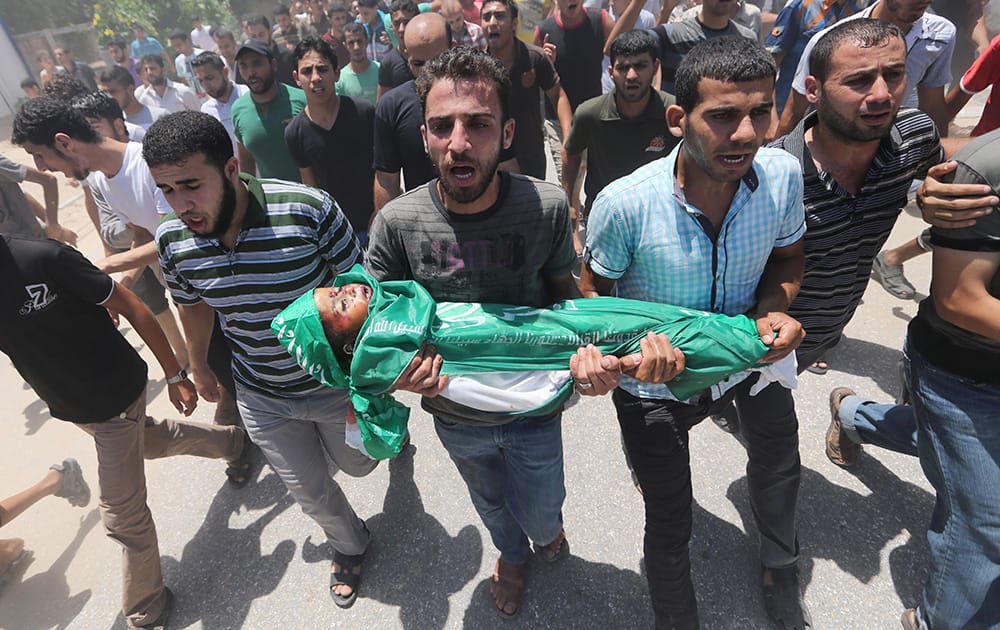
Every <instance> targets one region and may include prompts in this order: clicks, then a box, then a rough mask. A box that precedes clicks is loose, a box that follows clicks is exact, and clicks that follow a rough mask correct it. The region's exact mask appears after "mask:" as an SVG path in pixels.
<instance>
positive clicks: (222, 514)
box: [162, 467, 295, 628]
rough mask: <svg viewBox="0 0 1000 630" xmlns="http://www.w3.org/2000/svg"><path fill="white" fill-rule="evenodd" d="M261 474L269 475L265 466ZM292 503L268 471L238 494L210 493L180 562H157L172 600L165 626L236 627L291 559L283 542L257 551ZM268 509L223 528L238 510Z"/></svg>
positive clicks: (225, 490) (224, 490)
mask: <svg viewBox="0 0 1000 630" xmlns="http://www.w3.org/2000/svg"><path fill="white" fill-rule="evenodd" d="M264 471H265V472H266V471H270V469H269V468H267V467H265V468H264ZM292 505H294V501H293V499H292V497H291V496H290V495H289V494H288V493H287V492H286V490H285V484H283V483H282V482H281V480H280V479H279V478H278V476H277V475H276V474H274V473H270V474H266V476H264V477H263V478H262V479H260V480H259V481H258V482H257V483H251V484H250V485H249V486H247V487H246V488H243V489H241V490H238V489H234V488H231V487H229V485H228V484H226V485H224V486H223V487H222V489H220V490H219V491H218V493H216V495H215V499H214V500H213V501H212V504H211V506H210V507H209V509H208V514H207V515H206V517H205V521H204V522H203V523H202V526H201V528H199V530H198V532H197V533H196V534H195V535H194V537H193V538H192V539H191V541H190V542H189V543H188V544H186V545H185V546H184V552H183V554H182V556H181V559H180V560H176V559H174V558H171V557H169V556H165V557H164V558H163V560H162V561H163V579H164V582H166V584H167V585H168V586H169V587H170V588H171V590H173V592H174V594H175V595H176V597H177V605H176V606H175V608H174V612H173V614H172V615H171V622H170V623H171V626H176V627H179V628H180V627H188V626H190V625H192V624H195V623H196V622H201V626H202V627H204V628H240V627H242V626H243V625H244V621H245V619H246V616H247V613H248V612H249V610H250V606H251V605H252V604H253V600H254V599H256V598H258V597H262V596H264V595H267V594H268V593H270V592H272V591H273V590H274V589H275V588H276V587H277V586H278V584H279V583H280V582H281V578H282V577H283V576H284V575H285V572H286V571H287V570H288V565H289V563H290V562H291V560H292V558H293V557H294V555H295V543H294V542H292V541H291V540H283V541H281V542H280V543H278V545H277V546H276V547H275V548H274V549H273V550H272V551H271V552H270V553H268V554H266V555H265V554H263V553H262V552H261V548H260V546H261V543H260V537H261V532H262V531H263V530H264V528H265V527H267V525H268V524H270V523H271V521H273V520H274V519H275V518H276V517H277V516H278V515H280V514H281V513H282V512H284V511H285V510H287V509H288V508H289V507H291V506H292ZM265 508H270V509H268V510H267V511H266V512H264V513H263V514H262V515H260V517H259V518H257V520H255V521H253V523H251V524H250V525H248V526H247V527H244V528H239V529H233V528H231V527H230V526H229V520H230V516H231V515H232V514H234V513H236V512H239V511H241V510H262V509H265Z"/></svg>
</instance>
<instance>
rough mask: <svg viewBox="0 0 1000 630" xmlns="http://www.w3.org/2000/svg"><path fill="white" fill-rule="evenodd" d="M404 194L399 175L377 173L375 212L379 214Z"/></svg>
mask: <svg viewBox="0 0 1000 630" xmlns="http://www.w3.org/2000/svg"><path fill="white" fill-rule="evenodd" d="M401 194H403V190H402V188H401V186H400V182H399V173H386V172H384V171H375V211H376V212H378V211H379V210H381V209H382V208H383V206H385V204H387V203H389V202H390V201H392V200H393V199H395V198H396V197H398V196H400V195H401Z"/></svg>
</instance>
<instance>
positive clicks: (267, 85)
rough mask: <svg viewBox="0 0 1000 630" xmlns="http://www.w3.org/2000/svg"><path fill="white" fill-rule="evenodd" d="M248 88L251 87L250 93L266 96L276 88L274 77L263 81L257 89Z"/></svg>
mask: <svg viewBox="0 0 1000 630" xmlns="http://www.w3.org/2000/svg"><path fill="white" fill-rule="evenodd" d="M247 87H249V88H250V91H251V92H253V93H254V94H264V93H265V92H267V91H268V90H270V89H271V88H272V87H274V77H273V76H271V77H268V78H266V79H261V80H260V83H259V84H258V85H257V87H256V89H255V88H254V87H252V86H250V85H247Z"/></svg>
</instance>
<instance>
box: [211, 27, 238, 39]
mask: <svg viewBox="0 0 1000 630" xmlns="http://www.w3.org/2000/svg"><path fill="white" fill-rule="evenodd" d="M212 37H214V38H215V39H231V40H233V41H234V42H235V41H236V36H235V35H233V32H232V31H231V30H229V29H228V28H225V27H222V26H220V27H219V28H213V29H212Z"/></svg>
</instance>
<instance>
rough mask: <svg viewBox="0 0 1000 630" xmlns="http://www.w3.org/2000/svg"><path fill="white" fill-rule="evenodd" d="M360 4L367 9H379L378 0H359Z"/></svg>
mask: <svg viewBox="0 0 1000 630" xmlns="http://www.w3.org/2000/svg"><path fill="white" fill-rule="evenodd" d="M358 6H359V7H365V8H366V9H377V8H378V0H358Z"/></svg>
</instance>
